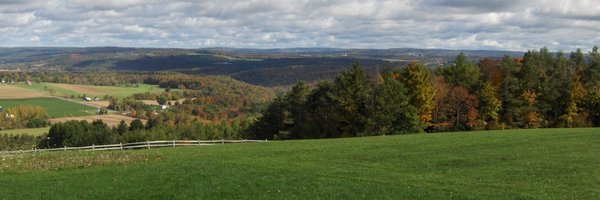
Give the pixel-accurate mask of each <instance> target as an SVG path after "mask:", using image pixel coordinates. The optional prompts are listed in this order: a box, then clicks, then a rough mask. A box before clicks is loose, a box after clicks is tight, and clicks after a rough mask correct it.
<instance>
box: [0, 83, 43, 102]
mask: <svg viewBox="0 0 600 200" xmlns="http://www.w3.org/2000/svg"><path fill="white" fill-rule="evenodd" d="M45 96H46V95H44V94H42V93H39V92H36V91H33V90H29V89H25V88H22V87H17V86H14V85H7V84H0V99H26V98H35V97H45Z"/></svg>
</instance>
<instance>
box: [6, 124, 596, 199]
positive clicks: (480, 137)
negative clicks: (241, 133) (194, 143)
mask: <svg viewBox="0 0 600 200" xmlns="http://www.w3.org/2000/svg"><path fill="white" fill-rule="evenodd" d="M78 157H82V159H67V158H78ZM90 157H91V158H94V157H97V158H98V159H106V158H110V159H114V160H116V161H115V162H96V161H93V159H90ZM130 158H131V161H130V162H129V161H123V160H128V159H130ZM2 159H3V164H2V167H0V195H2V198H3V199H600V129H536V130H510V131H482V132H469V133H438V134H413V135H400V136H381V137H364V138H350V139H327V140H301V141H276V142H269V143H252V144H250V143H249V144H235V145H215V146H202V147H178V148H163V149H151V150H137V151H126V152H112V153H111V152H54V153H42V154H35V155H33V154H29V155H17V156H16V157H11V158H7V157H2ZM53 162H63V163H61V164H59V165H56V164H54V165H52V164H44V163H53ZM11 163H14V164H11ZM16 163H20V164H16ZM23 163H25V164H23ZM17 166H18V167H17ZM27 166H36V167H27ZM61 166H64V167H61Z"/></svg>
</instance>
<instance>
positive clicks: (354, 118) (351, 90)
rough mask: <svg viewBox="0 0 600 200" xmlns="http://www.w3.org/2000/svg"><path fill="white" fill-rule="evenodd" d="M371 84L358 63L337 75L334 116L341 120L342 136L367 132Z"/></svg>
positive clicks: (333, 91)
mask: <svg viewBox="0 0 600 200" xmlns="http://www.w3.org/2000/svg"><path fill="white" fill-rule="evenodd" d="M370 86H371V84H370V82H369V78H368V77H367V74H366V73H365V71H364V69H363V68H361V67H360V65H358V64H354V65H353V66H352V68H351V69H350V70H348V71H345V72H342V73H341V74H340V75H339V76H338V77H336V79H335V81H334V84H333V90H332V98H333V100H334V101H335V102H336V106H335V108H336V111H335V112H334V113H333V116H334V118H335V120H337V121H338V122H339V125H340V127H339V128H340V134H341V135H340V136H341V137H353V136H360V135H365V134H367V133H366V132H367V131H368V130H367V125H368V121H369V119H368V116H369V110H368V106H367V104H368V103H370V95H371V89H370Z"/></svg>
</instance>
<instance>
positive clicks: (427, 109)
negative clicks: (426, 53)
mask: <svg viewBox="0 0 600 200" xmlns="http://www.w3.org/2000/svg"><path fill="white" fill-rule="evenodd" d="M397 74H398V76H397V77H396V78H397V79H398V80H399V81H400V82H401V83H403V84H404V86H405V87H406V89H407V90H408V93H407V95H408V96H409V98H410V100H409V103H410V105H413V106H415V107H416V108H417V109H418V110H419V116H420V117H419V118H420V120H421V122H422V123H423V124H426V125H429V123H430V122H431V120H432V116H431V112H432V111H433V109H434V107H435V101H434V100H435V99H434V98H435V92H436V91H435V88H434V87H433V85H432V84H431V75H430V73H429V71H428V70H427V69H425V67H423V64H421V63H417V62H413V63H410V64H408V65H407V66H406V67H404V68H402V69H400V70H399V71H398V72H397Z"/></svg>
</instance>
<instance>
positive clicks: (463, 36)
mask: <svg viewBox="0 0 600 200" xmlns="http://www.w3.org/2000/svg"><path fill="white" fill-rule="evenodd" d="M594 45H600V0H572V1H570V0H562V1H559V0H523V1H521V0H488V1H484V0H390V1H388V0H365V1H354V0H249V1H232V0H217V1H193V0H173V1H161V0H43V1H39V0H0V46H4V47H15V46H76V47H87V46H124V47H173V48H203V47H236V48H291V47H327V48H374V49H385V48H443V49H487V50H517V51H523V50H528V49H539V48H541V47H544V46H545V47H548V48H549V49H550V50H553V51H559V50H563V51H573V50H575V49H577V48H582V49H583V50H589V49H591V48H592V47H593V46H594Z"/></svg>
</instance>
